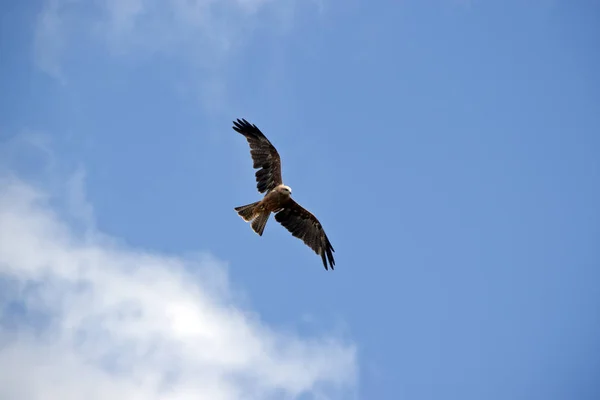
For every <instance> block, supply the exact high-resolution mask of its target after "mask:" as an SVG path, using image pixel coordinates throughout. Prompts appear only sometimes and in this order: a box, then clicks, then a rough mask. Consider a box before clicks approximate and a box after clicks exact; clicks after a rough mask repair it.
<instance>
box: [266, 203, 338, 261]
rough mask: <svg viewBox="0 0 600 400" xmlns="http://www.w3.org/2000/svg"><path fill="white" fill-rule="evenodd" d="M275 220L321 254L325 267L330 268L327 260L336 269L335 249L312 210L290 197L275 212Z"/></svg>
mask: <svg viewBox="0 0 600 400" xmlns="http://www.w3.org/2000/svg"><path fill="white" fill-rule="evenodd" d="M275 220H276V221H277V222H279V223H280V224H281V225H283V227H284V228H286V229H287V230H288V231H289V232H290V233H291V234H292V235H293V236H295V237H297V238H299V239H301V240H302V241H303V242H304V244H306V245H307V246H308V247H310V248H311V249H313V251H314V252H315V253H317V254H318V255H320V256H321V260H322V261H323V266H324V267H325V269H328V267H327V262H329V266H330V267H331V269H334V266H335V260H334V258H333V253H334V252H335V250H334V249H333V246H332V245H331V243H330V242H329V239H328V238H327V235H326V234H325V230H324V229H323V227H322V226H321V223H320V222H319V220H318V219H317V218H316V217H315V216H314V215H313V214H312V213H311V212H310V211H308V210H306V209H305V208H303V207H302V206H301V205H300V204H298V203H296V202H295V201H294V200H293V199H290V200H289V201H288V202H287V203H286V204H285V205H284V207H283V209H282V210H281V211H279V212H278V213H277V214H275Z"/></svg>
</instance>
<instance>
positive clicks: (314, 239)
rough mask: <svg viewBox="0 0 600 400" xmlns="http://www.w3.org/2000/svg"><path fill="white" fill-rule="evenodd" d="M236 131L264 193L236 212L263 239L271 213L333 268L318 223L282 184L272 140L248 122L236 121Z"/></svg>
mask: <svg viewBox="0 0 600 400" xmlns="http://www.w3.org/2000/svg"><path fill="white" fill-rule="evenodd" d="M233 125H234V126H233V129H234V130H235V131H236V132H239V133H241V134H242V135H244V137H245V138H246V140H248V144H249V145H250V155H251V156H252V161H253V167H254V168H255V169H258V171H256V174H255V175H256V184H257V185H256V186H257V189H258V191H259V192H260V193H265V196H264V197H263V199H262V200H259V201H257V202H254V203H251V204H247V205H245V206H240V207H235V208H234V209H235V211H237V213H238V214H239V216H240V217H242V219H243V220H244V221H246V222H249V223H250V226H251V227H252V230H254V232H256V233H257V234H258V235H259V236H262V234H263V231H264V229H265V226H266V224H267V221H268V219H269V217H270V215H271V213H275V220H276V221H277V222H279V223H280V224H281V225H283V227H284V228H286V229H287V230H288V231H289V232H290V233H291V234H292V235H293V236H295V237H297V238H299V239H301V240H302V241H303V242H304V243H305V244H306V245H307V246H308V247H310V248H311V249H313V251H314V252H315V253H317V255H319V256H321V260H322V261H323V266H324V267H325V269H326V270H327V269H328V266H327V262H329V266H330V267H331V269H332V270H333V269H334V266H335V260H334V259H333V252H334V250H333V247H332V246H331V243H330V242H329V239H328V238H327V235H326V234H325V231H324V230H323V227H322V226H321V223H320V222H319V220H318V219H317V218H316V217H315V216H314V215H313V214H312V213H310V212H309V211H308V210H306V209H305V208H303V207H302V206H301V205H300V204H298V203H296V202H295V201H294V199H292V197H291V195H292V189H291V188H290V187H289V186H286V185H284V184H283V179H282V178H281V159H280V158H279V153H277V150H276V149H275V147H274V146H273V145H272V144H271V142H270V141H269V139H267V138H266V137H265V135H264V134H263V133H262V132H261V131H260V129H258V128H257V127H256V125H254V124H250V123H249V122H248V121H246V120H245V119H241V120H240V119H239V118H238V120H237V121H233Z"/></svg>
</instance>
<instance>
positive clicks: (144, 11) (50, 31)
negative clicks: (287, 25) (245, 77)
mask: <svg viewBox="0 0 600 400" xmlns="http://www.w3.org/2000/svg"><path fill="white" fill-rule="evenodd" d="M296 1H297V0H96V1H94V2H84V1H81V0H46V1H45V3H44V6H43V8H42V10H41V11H40V13H39V15H38V22H37V26H36V35H35V46H34V48H35V58H36V62H37V65H38V67H40V68H41V69H42V70H44V71H46V72H47V73H49V74H51V75H53V76H57V77H58V76H59V75H60V74H62V72H61V63H60V60H61V57H62V55H63V53H64V52H65V51H66V50H67V48H68V47H69V40H82V39H84V40H92V39H95V40H97V41H98V42H96V43H97V44H105V45H107V46H108V49H109V50H110V51H111V52H112V53H113V54H121V55H124V54H129V53H130V52H131V51H135V52H136V54H137V55H139V54H138V53H139V52H142V53H143V54H147V53H152V54H153V53H161V54H165V55H170V56H176V57H183V58H185V59H186V60H187V61H191V62H192V63H196V64H199V65H201V66H204V67H210V68H218V66H219V65H218V63H219V62H220V61H222V60H223V59H224V58H226V57H227V55H229V54H230V52H231V51H232V50H233V49H236V48H239V46H240V45H241V44H242V43H243V42H244V41H245V40H246V39H247V37H248V33H249V32H250V31H251V30H252V27H253V26H256V24H258V23H259V19H260V18H261V17H260V13H261V11H263V10H266V11H267V14H268V13H271V14H272V17H274V18H278V16H281V15H283V13H282V12H288V13H289V10H293V9H294V7H295V2H296ZM315 6H317V4H315ZM262 18H263V19H262V20H260V22H262V23H264V22H266V20H265V19H264V18H267V17H265V15H262ZM266 25H272V24H271V23H267V24H266Z"/></svg>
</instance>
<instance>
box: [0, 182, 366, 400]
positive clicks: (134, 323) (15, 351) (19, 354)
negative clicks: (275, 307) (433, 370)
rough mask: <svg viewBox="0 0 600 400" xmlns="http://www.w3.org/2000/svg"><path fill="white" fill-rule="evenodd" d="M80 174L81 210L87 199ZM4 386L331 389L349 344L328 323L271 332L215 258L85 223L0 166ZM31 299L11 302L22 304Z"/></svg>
mask: <svg viewBox="0 0 600 400" xmlns="http://www.w3.org/2000/svg"><path fill="white" fill-rule="evenodd" d="M82 184H83V175H76V176H75V178H73V180H72V182H71V185H70V186H71V188H72V194H71V195H72V197H73V198H72V199H71V200H70V201H73V202H74V203H73V204H75V207H76V213H77V214H81V215H82V217H83V219H84V220H89V219H90V218H93V212H92V211H93V210H91V208H90V206H89V204H88V203H87V202H86V200H85V198H84V196H83V189H82V187H83V186H82ZM0 193H2V195H1V196H0V287H6V288H9V289H7V290H3V289H0V292H3V293H2V295H0V310H2V311H1V313H0V349H1V351H0V370H1V371H3V372H2V374H0V398H7V399H9V398H10V399H20V400H38V399H39V400H42V399H44V400H46V399H61V400H71V399H73V400H80V399H84V398H85V399H87V400H94V399H114V400H119V399H123V400H125V399H127V400H135V399H140V400H141V399H144V400H152V399H181V400H187V399H194V400H196V399H211V400H219V399H268V398H294V397H296V396H299V395H301V394H303V393H304V394H306V393H309V394H312V395H313V396H314V398H335V397H336V396H337V395H339V396H342V395H341V393H343V392H346V391H350V392H352V390H353V387H354V385H355V379H356V368H357V364H356V353H355V348H354V346H353V345H352V344H348V343H345V342H344V341H342V340H340V339H337V338H335V337H333V336H329V337H320V338H303V337H300V336H296V335H293V334H291V333H289V332H286V333H283V332H279V331H277V330H276V329H274V328H271V327H269V326H267V325H266V324H264V323H263V322H261V321H260V319H259V318H258V316H257V315H255V314H254V313H252V312H250V310H247V309H245V308H244V307H242V306H241V305H240V304H239V301H236V300H235V298H236V295H235V293H234V292H233V291H232V289H231V288H230V287H229V286H228V284H227V277H226V272H225V266H224V265H223V263H221V262H219V261H217V260H215V259H213V258H211V257H209V256H202V257H197V258H196V259H190V258H184V257H174V256H166V255H161V254H156V253H153V252H149V251H143V250H140V249H135V248H129V247H127V246H124V245H123V244H119V243H118V241H116V240H114V239H112V238H108V237H106V236H103V235H101V234H100V233H98V232H96V231H94V232H92V234H89V235H85V236H80V235H78V234H77V233H76V232H75V231H74V230H73V229H72V228H71V226H70V225H69V224H68V223H66V222H65V220H64V219H62V218H61V216H60V215H59V214H58V213H57V212H55V210H54V209H53V208H51V206H50V202H49V196H48V195H47V194H45V193H44V192H41V191H40V190H38V189H37V188H35V187H33V186H31V185H30V184H27V183H25V182H23V181H21V180H19V179H16V178H14V177H7V176H4V177H2V178H1V179H0ZM19 307H20V308H21V309H24V310H25V311H18V310H17V309H18V308H19Z"/></svg>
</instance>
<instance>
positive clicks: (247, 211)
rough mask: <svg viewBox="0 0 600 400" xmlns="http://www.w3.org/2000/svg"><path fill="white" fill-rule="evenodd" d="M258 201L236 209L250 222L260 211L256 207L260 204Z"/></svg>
mask: <svg viewBox="0 0 600 400" xmlns="http://www.w3.org/2000/svg"><path fill="white" fill-rule="evenodd" d="M258 203H260V201H257V202H255V203H252V204H246V205H245V206H239V207H236V208H235V211H237V213H238V215H239V216H240V217H242V219H243V220H244V221H246V222H250V221H252V220H253V219H254V218H256V215H257V211H258V210H257V209H256V208H257V206H258Z"/></svg>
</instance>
